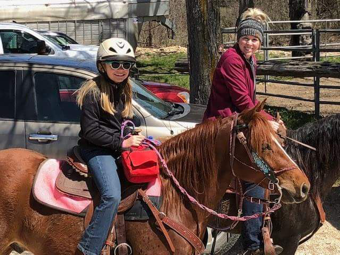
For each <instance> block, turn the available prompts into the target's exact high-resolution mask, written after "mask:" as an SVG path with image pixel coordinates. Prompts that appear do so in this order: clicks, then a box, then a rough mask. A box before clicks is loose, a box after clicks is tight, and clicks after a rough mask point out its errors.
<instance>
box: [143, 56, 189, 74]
mask: <svg viewBox="0 0 340 255" xmlns="http://www.w3.org/2000/svg"><path fill="white" fill-rule="evenodd" d="M186 57H187V55H186V54H185V53H172V54H167V55H149V57H148V58H145V56H144V58H143V59H142V60H141V61H139V60H137V67H138V68H139V69H140V71H141V72H142V71H148V72H156V73H160V72H175V70H174V67H175V63H176V61H177V60H178V59H180V58H186Z"/></svg>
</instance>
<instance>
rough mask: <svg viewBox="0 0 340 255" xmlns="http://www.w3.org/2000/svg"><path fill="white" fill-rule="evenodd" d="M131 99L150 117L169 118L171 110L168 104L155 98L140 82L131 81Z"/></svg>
mask: <svg viewBox="0 0 340 255" xmlns="http://www.w3.org/2000/svg"><path fill="white" fill-rule="evenodd" d="M131 82H132V92H133V99H134V100H135V101H136V102H137V103H138V104H139V105H140V106H141V107H143V108H144V109H145V110H147V111H148V112H149V113H150V114H151V115H153V116H155V117H156V118H159V119H164V118H166V117H168V116H169V112H171V111H172V110H173V107H172V105H171V104H170V103H167V102H164V101H163V100H162V99H160V98H158V97H157V96H155V95H154V94H153V93H152V92H150V91H149V90H147V89H146V88H145V87H144V86H143V85H142V82H141V81H139V80H135V79H133V78H132V79H131Z"/></svg>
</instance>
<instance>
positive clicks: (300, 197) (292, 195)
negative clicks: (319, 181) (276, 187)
mask: <svg viewBox="0 0 340 255" xmlns="http://www.w3.org/2000/svg"><path fill="white" fill-rule="evenodd" d="M281 187H282V203H285V204H298V203H302V202H303V201H305V200H306V199H307V196H308V192H309V186H308V185H306V184H303V185H302V186H301V188H300V191H299V192H296V190H295V189H293V191H291V189H288V188H285V187H283V186H281Z"/></svg>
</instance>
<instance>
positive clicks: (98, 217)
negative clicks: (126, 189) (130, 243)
mask: <svg viewBox="0 0 340 255" xmlns="http://www.w3.org/2000/svg"><path fill="white" fill-rule="evenodd" d="M81 156H82V158H83V159H84V161H85V162H86V163H87V166H88V167H89V171H90V173H91V175H92V178H93V180H94V182H95V184H96V186H97V188H98V190H99V193H100V196H101V197H100V203H99V205H98V206H97V207H96V208H95V210H94V213H93V216H92V219H91V222H90V224H89V225H88V227H87V228H86V229H85V233H84V235H83V237H82V239H81V240H80V242H79V244H78V249H79V250H80V251H82V252H83V253H84V254H85V255H100V253H101V250H102V248H103V246H104V244H105V241H106V238H107V235H108V233H109V230H110V227H111V225H112V222H113V220H114V217H115V215H116V214H117V210H118V205H119V203H120V200H121V187H120V180H119V176H118V173H117V164H116V160H115V158H114V157H113V156H112V155H111V152H110V151H109V150H105V149H97V148H91V149H89V148H81Z"/></svg>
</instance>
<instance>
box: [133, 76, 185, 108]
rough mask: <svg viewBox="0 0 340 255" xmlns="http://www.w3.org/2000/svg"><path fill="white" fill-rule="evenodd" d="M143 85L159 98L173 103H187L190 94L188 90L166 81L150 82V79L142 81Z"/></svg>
mask: <svg viewBox="0 0 340 255" xmlns="http://www.w3.org/2000/svg"><path fill="white" fill-rule="evenodd" d="M140 81H141V82H142V84H143V85H144V87H146V88H147V89H148V90H150V91H151V92H152V93H154V94H155V95H156V96H158V97H159V98H161V99H163V100H164V101H168V102H173V103H187V104H188V103H189V100H190V94H189V90H187V89H185V88H181V87H179V86H176V85H171V84H168V83H161V82H152V81H142V80H140Z"/></svg>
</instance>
